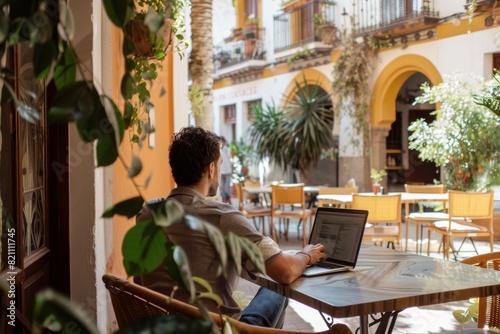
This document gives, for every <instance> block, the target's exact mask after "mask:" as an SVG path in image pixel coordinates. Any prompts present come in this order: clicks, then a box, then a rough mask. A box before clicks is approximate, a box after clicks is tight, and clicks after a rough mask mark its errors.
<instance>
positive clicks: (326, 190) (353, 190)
mask: <svg viewBox="0 0 500 334" xmlns="http://www.w3.org/2000/svg"><path fill="white" fill-rule="evenodd" d="M357 193H358V187H319V189H318V194H319V195H351V194H357ZM325 205H326V206H328V205H332V206H334V205H335V204H334V203H332V201H327V200H321V199H319V200H318V206H319V207H321V206H325Z"/></svg>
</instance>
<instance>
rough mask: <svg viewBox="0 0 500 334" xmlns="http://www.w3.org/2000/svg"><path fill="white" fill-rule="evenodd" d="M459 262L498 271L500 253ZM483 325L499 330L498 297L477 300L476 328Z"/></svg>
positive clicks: (499, 303) (499, 304) (499, 297)
mask: <svg viewBox="0 0 500 334" xmlns="http://www.w3.org/2000/svg"><path fill="white" fill-rule="evenodd" d="M461 262H462V263H465V264H472V265H476V266H479V267H482V268H489V269H493V270H500V252H493V253H486V254H481V255H476V256H472V257H469V258H467V259H463V260H462V261H461ZM485 325H488V326H489V327H496V328H500V295H496V296H490V297H483V298H480V299H479V314H478V318H477V327H478V328H483V327H484V326H485Z"/></svg>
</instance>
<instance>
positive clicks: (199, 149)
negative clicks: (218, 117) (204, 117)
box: [168, 126, 220, 186]
mask: <svg viewBox="0 0 500 334" xmlns="http://www.w3.org/2000/svg"><path fill="white" fill-rule="evenodd" d="M168 157H169V160H170V167H171V168H172V175H173V177H174V180H175V183H177V185H179V186H190V185H194V184H197V183H198V182H200V180H201V179H202V177H203V175H204V173H205V172H206V170H207V167H208V166H209V165H210V163H212V162H214V163H216V164H217V162H218V160H219V157H220V139H219V136H217V135H216V134H215V133H213V132H211V131H207V130H205V129H203V128H200V127H199V126H197V127H194V126H190V127H186V128H182V129H181V130H180V131H179V132H177V133H175V134H174V135H173V137H172V142H171V143H170V148H169V156H168Z"/></svg>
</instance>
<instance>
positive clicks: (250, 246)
mask: <svg viewBox="0 0 500 334" xmlns="http://www.w3.org/2000/svg"><path fill="white" fill-rule="evenodd" d="M239 242H240V246H241V249H242V250H243V251H244V253H245V254H246V255H247V256H248V258H249V259H250V261H251V262H252V263H253V265H254V266H255V268H257V270H258V271H260V272H261V273H263V274H265V273H266V266H265V263H264V256H263V255H262V252H261V251H260V249H259V247H257V245H256V244H254V243H253V242H251V241H250V240H248V239H247V238H239Z"/></svg>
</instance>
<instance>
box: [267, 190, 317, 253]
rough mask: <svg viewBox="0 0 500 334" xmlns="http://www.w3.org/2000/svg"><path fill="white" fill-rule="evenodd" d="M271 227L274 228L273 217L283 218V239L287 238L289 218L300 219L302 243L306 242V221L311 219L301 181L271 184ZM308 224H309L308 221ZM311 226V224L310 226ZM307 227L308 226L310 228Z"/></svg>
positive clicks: (310, 211)
mask: <svg viewBox="0 0 500 334" xmlns="http://www.w3.org/2000/svg"><path fill="white" fill-rule="evenodd" d="M271 188H272V190H271V208H272V211H271V229H272V230H273V229H274V219H275V218H279V219H284V220H285V231H284V236H285V240H288V227H289V225H290V219H294V218H296V219H300V220H301V221H302V243H303V244H304V246H305V245H306V243H307V237H308V233H307V232H309V231H308V230H307V225H308V222H310V221H311V220H312V215H313V213H312V210H311V209H308V208H307V207H306V196H305V194H304V184H303V183H280V184H273V185H271ZM309 225H311V224H310V223H309ZM310 227H311V226H310ZM310 227H309V228H310Z"/></svg>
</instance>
